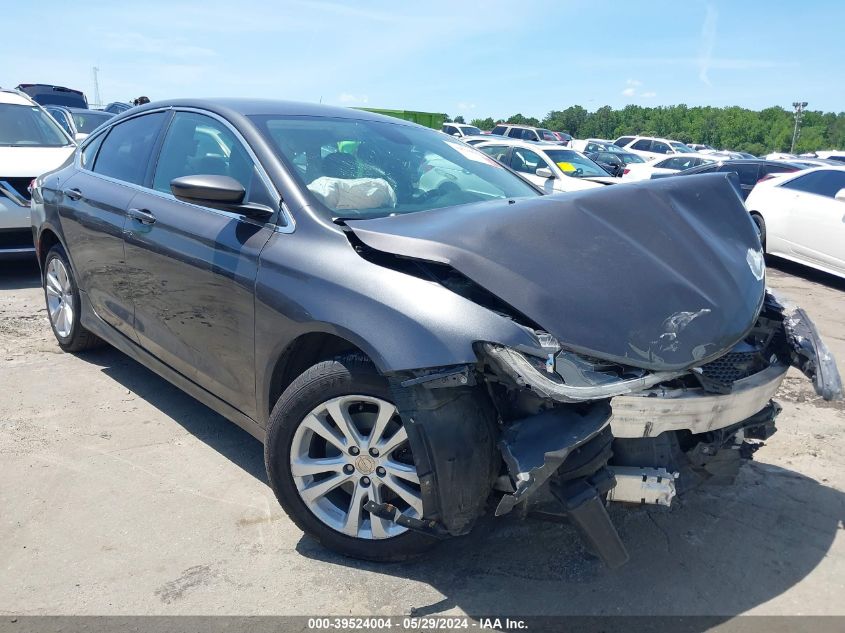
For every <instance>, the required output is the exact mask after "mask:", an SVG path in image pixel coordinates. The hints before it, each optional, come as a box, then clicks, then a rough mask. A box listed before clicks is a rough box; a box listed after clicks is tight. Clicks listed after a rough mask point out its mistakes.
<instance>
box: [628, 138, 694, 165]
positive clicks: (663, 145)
mask: <svg viewBox="0 0 845 633" xmlns="http://www.w3.org/2000/svg"><path fill="white" fill-rule="evenodd" d="M613 144H614V145H618V146H619V147H624V148H625V151H627V152H631V153H632V154H639V155H640V156H642V157H643V158H645V159H646V160H652V159H655V158H662V157H664V156H666V155H667V154H690V153H693V150H691V149H690V148H689V147H688V146H687V145H684V144H683V143H681V142H680V141H673V140H672V139H668V138H654V137H652V136H620V137H619V138H618V139H616V140H615V141H613Z"/></svg>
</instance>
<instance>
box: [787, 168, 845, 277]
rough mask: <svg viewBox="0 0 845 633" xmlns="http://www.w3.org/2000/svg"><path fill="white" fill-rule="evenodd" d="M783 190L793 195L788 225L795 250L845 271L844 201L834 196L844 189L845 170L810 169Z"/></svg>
mask: <svg viewBox="0 0 845 633" xmlns="http://www.w3.org/2000/svg"><path fill="white" fill-rule="evenodd" d="M781 189H783V190H784V192H785V193H786V192H789V195H790V201H789V209H788V211H789V213H788V215H787V218H786V228H787V239H788V240H789V242H791V244H792V250H793V252H794V253H795V254H796V255H799V256H800V257H801V258H802V259H806V260H809V261H812V262H816V263H819V264H821V265H823V266H826V267H829V268H834V269H836V270H838V271H840V272H842V273H845V202H841V201H839V200H836V199H835V198H834V196H835V195H836V192H837V191H839V190H840V189H845V172H843V171H837V170H820V171H814V172H810V173H809V174H805V175H804V176H799V177H798V178H794V179H793V180H790V181H789V182H787V183H784V184H783V185H781Z"/></svg>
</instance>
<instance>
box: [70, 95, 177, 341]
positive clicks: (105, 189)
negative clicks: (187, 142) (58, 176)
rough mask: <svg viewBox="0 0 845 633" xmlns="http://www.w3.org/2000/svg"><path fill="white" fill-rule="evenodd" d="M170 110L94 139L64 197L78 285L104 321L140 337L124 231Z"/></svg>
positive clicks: (128, 121) (128, 333) (83, 153)
mask: <svg viewBox="0 0 845 633" xmlns="http://www.w3.org/2000/svg"><path fill="white" fill-rule="evenodd" d="M166 116H167V115H166V114H165V113H164V112H154V113H150V114H145V115H142V116H139V117H133V118H131V119H129V120H127V121H124V122H122V123H119V124H117V125H115V126H113V127H112V128H110V129H109V130H107V131H105V132H103V133H100V134H98V135H97V136H96V137H94V138H92V139H91V141H90V142H88V143H87V144H86V145H85V146H84V147H83V149H82V152H81V156H80V164H79V167H80V169H79V170H78V171H77V173H76V174H75V175H74V176H72V177H71V178H70V179H69V180H68V181H67V182H65V183H64V185H63V189H62V191H61V193H60V198H59V214H60V216H61V218H62V229H63V231H64V234H65V239H66V240H67V243H68V250H69V251H70V252H69V253H68V255H69V256H70V258H71V263H72V264H73V267H74V271H75V273H76V279H77V283H78V284H79V288H80V290H81V291H83V292H85V293H87V296H88V299H89V300H90V302H91V307H92V308H93V309H94V312H95V313H96V314H97V315H98V316H99V317H100V318H101V319H103V321H105V322H106V323H108V324H109V325H111V326H112V327H114V328H116V329H117V330H119V331H120V332H121V333H123V334H125V335H127V336H129V337H132V338H134V327H133V319H134V316H133V312H134V306H133V302H132V298H131V296H130V294H129V279H128V276H127V275H128V270H127V266H126V259H125V252H124V244H123V229H124V224H125V223H126V211H127V208H128V207H129V203H130V201H131V200H132V198H134V197H135V195H136V194H137V193H138V191H139V190H140V187H139V186H140V185H141V184H142V183H143V181H144V179H145V177H146V175H147V171H148V167H149V159H150V155H151V154H152V152H153V149H154V147H155V144H156V141H157V139H158V137H159V133H160V132H161V128H162V124H163V123H164V120H165V118H166Z"/></svg>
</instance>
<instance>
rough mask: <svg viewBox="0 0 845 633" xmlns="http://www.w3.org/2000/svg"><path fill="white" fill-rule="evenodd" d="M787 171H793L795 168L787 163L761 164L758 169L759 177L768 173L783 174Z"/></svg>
mask: <svg viewBox="0 0 845 633" xmlns="http://www.w3.org/2000/svg"><path fill="white" fill-rule="evenodd" d="M788 171H795V168H794V167H790V166H788V165H763V167H762V168H761V169H760V178H762V177H763V176H768V175H769V174H785V173H786V172H788Z"/></svg>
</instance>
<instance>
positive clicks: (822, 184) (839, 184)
mask: <svg viewBox="0 0 845 633" xmlns="http://www.w3.org/2000/svg"><path fill="white" fill-rule="evenodd" d="M783 186H784V187H786V188H787V189H796V190H798V191H805V192H807V193H814V194H816V195H817V196H825V197H826V198H833V197H834V196H835V195H836V192H837V191H839V190H840V189H845V173H842V172H838V171H815V172H813V173H811V174H807V175H806V176H801V177H800V178H796V179H795V180H791V181H790V182H788V183H786V184H784V185H783Z"/></svg>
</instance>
